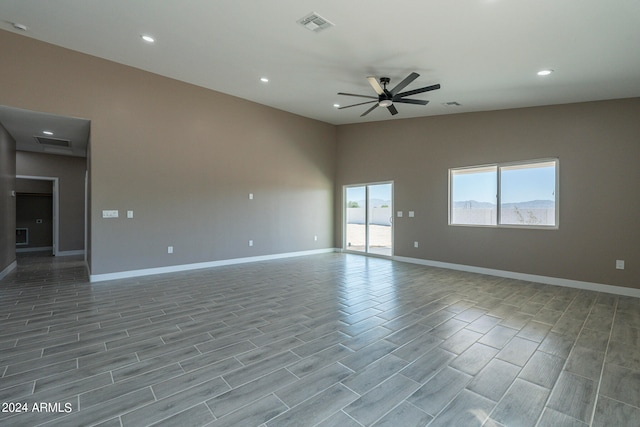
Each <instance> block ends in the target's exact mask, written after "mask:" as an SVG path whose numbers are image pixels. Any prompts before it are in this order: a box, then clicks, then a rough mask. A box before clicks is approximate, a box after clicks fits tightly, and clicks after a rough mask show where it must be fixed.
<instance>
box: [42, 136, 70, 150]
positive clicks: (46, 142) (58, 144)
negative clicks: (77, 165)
mask: <svg viewBox="0 0 640 427" xmlns="http://www.w3.org/2000/svg"><path fill="white" fill-rule="evenodd" d="M33 137H34V138H35V139H36V141H38V144H40V145H42V146H44V147H55V148H71V141H69V140H68V139H59V138H47V137H46V136H38V135H34V136H33Z"/></svg>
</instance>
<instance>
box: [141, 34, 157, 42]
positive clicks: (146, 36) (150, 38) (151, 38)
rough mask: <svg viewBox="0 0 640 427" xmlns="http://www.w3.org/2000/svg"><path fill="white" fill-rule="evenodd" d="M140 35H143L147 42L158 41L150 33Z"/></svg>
mask: <svg viewBox="0 0 640 427" xmlns="http://www.w3.org/2000/svg"><path fill="white" fill-rule="evenodd" d="M140 37H142V40H144V41H146V42H147V43H153V42H155V41H156V39H154V38H153V37H151V36H150V35H148V34H143V35H141V36H140Z"/></svg>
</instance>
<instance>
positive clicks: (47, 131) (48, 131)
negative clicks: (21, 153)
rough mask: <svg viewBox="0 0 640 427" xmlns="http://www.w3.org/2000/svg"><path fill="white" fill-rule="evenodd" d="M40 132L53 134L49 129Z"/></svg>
mask: <svg viewBox="0 0 640 427" xmlns="http://www.w3.org/2000/svg"><path fill="white" fill-rule="evenodd" d="M42 133H44V134H45V135H53V132H51V131H50V130H43V131H42Z"/></svg>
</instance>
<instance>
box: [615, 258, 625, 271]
mask: <svg viewBox="0 0 640 427" xmlns="http://www.w3.org/2000/svg"><path fill="white" fill-rule="evenodd" d="M616 269H618V270H624V260H623V259H617V260H616Z"/></svg>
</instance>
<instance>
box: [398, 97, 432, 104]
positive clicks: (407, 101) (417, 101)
mask: <svg viewBox="0 0 640 427" xmlns="http://www.w3.org/2000/svg"><path fill="white" fill-rule="evenodd" d="M393 102H399V103H401V104H415V105H427V104H428V103H429V101H425V100H422V99H404V98H400V99H394V100H393Z"/></svg>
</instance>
